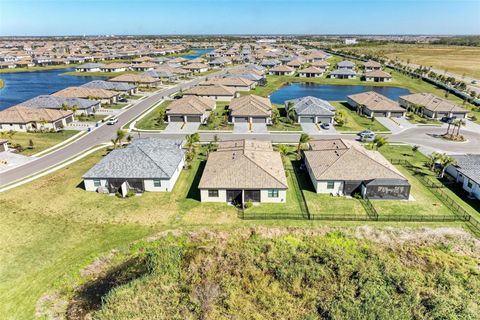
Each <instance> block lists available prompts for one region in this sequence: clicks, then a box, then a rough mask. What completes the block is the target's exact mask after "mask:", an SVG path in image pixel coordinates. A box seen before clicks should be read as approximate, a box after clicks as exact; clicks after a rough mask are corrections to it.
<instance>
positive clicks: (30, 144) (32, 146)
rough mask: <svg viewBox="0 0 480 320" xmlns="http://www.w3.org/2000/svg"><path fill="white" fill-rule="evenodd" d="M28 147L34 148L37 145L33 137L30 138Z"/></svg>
mask: <svg viewBox="0 0 480 320" xmlns="http://www.w3.org/2000/svg"><path fill="white" fill-rule="evenodd" d="M28 147H29V148H30V149H33V148H34V147H35V144H34V143H33V140H32V139H30V140H28Z"/></svg>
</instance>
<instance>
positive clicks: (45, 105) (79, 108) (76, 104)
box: [17, 95, 100, 114]
mask: <svg viewBox="0 0 480 320" xmlns="http://www.w3.org/2000/svg"><path fill="white" fill-rule="evenodd" d="M17 106H19V107H20V106H21V107H27V108H36V109H57V110H64V109H68V110H72V109H76V112H75V113H76V114H82V113H83V114H92V113H95V111H97V110H98V109H99V108H100V101H96V100H90V99H82V98H69V97H57V96H52V95H40V96H37V97H35V98H32V99H29V100H27V101H24V102H22V103H19V104H18V105H17ZM72 111H73V110H72Z"/></svg>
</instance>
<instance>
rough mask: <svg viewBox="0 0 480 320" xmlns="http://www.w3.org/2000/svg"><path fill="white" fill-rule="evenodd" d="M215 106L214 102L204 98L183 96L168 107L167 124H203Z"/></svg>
mask: <svg viewBox="0 0 480 320" xmlns="http://www.w3.org/2000/svg"><path fill="white" fill-rule="evenodd" d="M215 106H216V103H215V100H212V99H209V98H205V97H197V96H185V97H183V98H181V99H178V100H173V101H172V103H170V104H169V105H168V107H167V110H166V114H167V117H168V122H200V123H205V122H206V121H207V119H208V116H209V115H210V112H211V111H213V110H214V109H215Z"/></svg>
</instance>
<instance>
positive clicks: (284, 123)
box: [267, 104, 302, 131]
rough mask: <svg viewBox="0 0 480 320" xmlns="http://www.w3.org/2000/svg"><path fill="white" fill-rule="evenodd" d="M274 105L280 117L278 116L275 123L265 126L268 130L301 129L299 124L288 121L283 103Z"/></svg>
mask: <svg viewBox="0 0 480 320" xmlns="http://www.w3.org/2000/svg"><path fill="white" fill-rule="evenodd" d="M274 106H275V107H276V108H277V109H278V112H279V113H280V117H279V118H278V120H277V123H274V124H272V125H271V126H267V129H268V131H302V127H301V126H300V124H298V123H290V121H289V120H288V118H287V114H286V111H285V106H284V105H280V104H275V105H274Z"/></svg>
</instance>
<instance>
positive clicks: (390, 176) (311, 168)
mask: <svg viewBox="0 0 480 320" xmlns="http://www.w3.org/2000/svg"><path fill="white" fill-rule="evenodd" d="M303 153H304V160H305V166H306V168H307V171H308V174H309V176H310V179H311V180H312V183H313V185H314V187H315V190H316V192H317V193H327V194H334V195H346V196H354V195H355V194H359V195H361V196H362V197H368V198H370V199H404V200H407V199H408V198H409V195H410V184H409V182H408V180H407V179H406V178H405V177H404V176H403V175H402V173H400V171H398V170H397V169H396V168H395V167H394V166H393V165H392V164H391V163H390V162H388V161H387V160H386V159H385V158H384V157H383V156H382V155H381V154H380V153H379V152H378V151H371V150H366V149H365V148H364V147H363V146H362V145H361V144H360V143H358V142H356V141H347V140H342V139H322V140H313V141H310V142H309V149H308V150H305V151H304V152H303Z"/></svg>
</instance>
